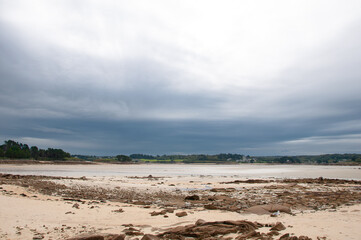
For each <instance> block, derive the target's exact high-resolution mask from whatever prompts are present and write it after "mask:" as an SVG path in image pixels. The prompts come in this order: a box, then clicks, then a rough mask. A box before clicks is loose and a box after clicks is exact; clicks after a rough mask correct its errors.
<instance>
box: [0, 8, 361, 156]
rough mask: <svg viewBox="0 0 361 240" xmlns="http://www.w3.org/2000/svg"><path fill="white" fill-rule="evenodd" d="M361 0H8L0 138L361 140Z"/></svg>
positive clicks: (208, 147) (329, 146)
mask: <svg viewBox="0 0 361 240" xmlns="http://www.w3.org/2000/svg"><path fill="white" fill-rule="evenodd" d="M360 7H361V3H360V2H359V1H348V2H347V3H345V2H341V1H302V2H297V1H275V2H272V4H271V3H269V2H268V1H264V2H263V4H261V5H260V4H258V3H255V2H254V1H242V2H239V1H227V2H226V3H225V2H221V1H197V3H194V1H152V3H149V2H147V1H135V2H133V3H129V2H125V1H101V2H99V1H76V2H74V1H52V2H49V1H32V2H31V3H30V2H28V1H0V9H1V10H0V54H1V56H2V57H1V58H0V79H1V81H0V114H1V118H0V126H1V127H0V137H1V139H3V140H5V139H9V138H11V139H16V140H19V141H23V142H27V143H28V144H32V145H39V146H43V147H57V146H59V147H63V148H64V149H65V150H67V151H71V152H72V153H88V154H118V153H136V152H138V153H153V154H163V153H200V152H202V153H218V152H239V153H245V154H255V155H267V154H272V155H273V154H277V155H281V154H317V153H330V152H361V148H360V146H361V144H360V141H359V139H360V138H359V136H360V134H361V110H360V107H359V106H360V104H361V95H360V94H359V93H360V90H361V80H360V79H361V71H360V69H359V63H360V62H361V46H360V45H361V30H360V29H361V10H360V9H361V8H360Z"/></svg>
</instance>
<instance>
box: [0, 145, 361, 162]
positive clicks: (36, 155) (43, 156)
mask: <svg viewBox="0 0 361 240" xmlns="http://www.w3.org/2000/svg"><path fill="white" fill-rule="evenodd" d="M0 159H33V160H45V161H46V160H68V161H82V162H85V161H88V162H104V163H213V164H225V163H227V164H236V163H265V164H332V165H360V164H361V154H349V153H346V154H323V155H302V156H262V157H254V156H249V155H247V156H246V155H243V154H232V153H221V154H215V155H209V154H190V155H180V154H173V155H150V154H131V155H129V156H128V155H122V154H120V155H116V156H102V157H99V156H90V155H70V153H67V152H65V151H64V150H62V149H54V148H48V149H47V150H44V149H39V148H38V147H36V146H32V147H29V146H28V145H27V144H23V143H18V142H15V141H13V140H8V141H5V142H4V144H3V145H0Z"/></svg>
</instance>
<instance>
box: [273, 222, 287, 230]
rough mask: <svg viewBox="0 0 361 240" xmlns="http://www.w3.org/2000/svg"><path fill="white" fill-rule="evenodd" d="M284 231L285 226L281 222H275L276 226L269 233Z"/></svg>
mask: <svg viewBox="0 0 361 240" xmlns="http://www.w3.org/2000/svg"><path fill="white" fill-rule="evenodd" d="M285 229H286V227H285V225H283V224H282V223H281V222H277V223H276V225H275V226H274V227H272V228H271V229H270V230H271V231H282V230H285Z"/></svg>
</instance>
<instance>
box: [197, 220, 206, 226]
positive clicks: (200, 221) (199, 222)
mask: <svg viewBox="0 0 361 240" xmlns="http://www.w3.org/2000/svg"><path fill="white" fill-rule="evenodd" d="M205 223H206V221H204V220H203V219H198V220H197V222H196V225H197V226H199V225H203V224H205Z"/></svg>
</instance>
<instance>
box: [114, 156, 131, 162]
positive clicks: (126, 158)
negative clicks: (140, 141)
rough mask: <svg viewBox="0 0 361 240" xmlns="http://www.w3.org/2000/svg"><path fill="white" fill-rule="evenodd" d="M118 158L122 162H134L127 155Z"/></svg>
mask: <svg viewBox="0 0 361 240" xmlns="http://www.w3.org/2000/svg"><path fill="white" fill-rule="evenodd" d="M116 158H117V160H118V161H120V162H131V161H132V159H131V158H130V157H128V156H126V155H117V156H116Z"/></svg>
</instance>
